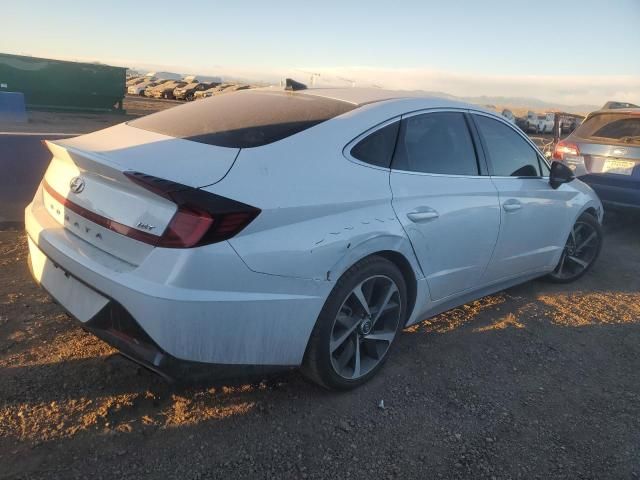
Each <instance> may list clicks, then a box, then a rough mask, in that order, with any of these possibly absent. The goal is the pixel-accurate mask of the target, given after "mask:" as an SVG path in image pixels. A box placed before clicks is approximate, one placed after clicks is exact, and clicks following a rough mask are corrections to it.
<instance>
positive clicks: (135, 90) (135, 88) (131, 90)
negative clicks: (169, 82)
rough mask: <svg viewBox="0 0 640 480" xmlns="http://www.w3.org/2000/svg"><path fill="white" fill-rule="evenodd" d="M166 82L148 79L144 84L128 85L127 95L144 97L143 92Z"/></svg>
mask: <svg viewBox="0 0 640 480" xmlns="http://www.w3.org/2000/svg"><path fill="white" fill-rule="evenodd" d="M165 81H166V80H157V79H155V78H148V79H147V80H145V81H144V82H140V83H136V84H134V85H129V86H128V87H127V93H128V94H129V95H144V91H145V90H146V89H147V88H149V87H152V88H153V87H155V86H157V85H160V83H162V82H165Z"/></svg>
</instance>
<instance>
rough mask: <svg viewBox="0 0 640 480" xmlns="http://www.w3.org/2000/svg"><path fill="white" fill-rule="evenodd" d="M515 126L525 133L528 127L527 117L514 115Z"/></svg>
mask: <svg viewBox="0 0 640 480" xmlns="http://www.w3.org/2000/svg"><path fill="white" fill-rule="evenodd" d="M516 126H517V127H518V128H519V129H520V130H522V131H523V132H525V133H527V129H528V122H527V117H516Z"/></svg>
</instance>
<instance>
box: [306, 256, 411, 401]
mask: <svg viewBox="0 0 640 480" xmlns="http://www.w3.org/2000/svg"><path fill="white" fill-rule="evenodd" d="M385 300H386V303H385ZM363 301H364V302H365V303H367V305H368V306H367V307H363V305H364V304H363V303H362V302H363ZM365 310H366V312H365ZM406 312H407V287H406V283H405V280H404V277H403V276H402V273H401V272H400V270H399V269H398V267H397V266H396V265H395V264H394V263H393V262H391V261H389V260H387V259H386V258H383V257H380V256H376V255H373V256H370V257H367V258H365V259H363V260H361V261H360V262H358V263H356V264H355V265H353V266H352V267H351V268H349V270H347V271H346V272H345V273H344V274H343V275H342V276H341V277H340V279H339V280H338V281H337V282H336V284H335V286H334V287H333V290H332V291H331V294H330V295H329V297H328V298H327V300H326V302H325V304H324V306H323V308H322V311H321V312H320V315H319V316H318V320H317V321H316V325H315V327H314V329H313V332H312V334H311V337H310V339H309V343H308V345H307V350H306V352H305V356H304V360H303V364H302V373H303V374H304V375H305V376H306V377H307V378H309V379H310V380H312V381H313V382H315V383H317V384H318V385H321V386H322V387H325V388H327V389H329V390H350V389H353V388H355V387H358V386H360V385H362V384H363V383H365V382H367V381H368V380H370V379H371V378H372V377H373V376H374V375H376V374H377V373H378V371H379V370H380V369H381V368H382V366H383V365H384V363H385V361H386V359H387V358H388V356H389V353H390V350H391V348H392V347H393V344H394V343H395V339H396V338H397V336H398V334H399V333H400V331H401V330H402V328H403V327H404V325H405V323H406V318H407V314H406ZM367 313H369V315H367ZM345 325H346V326H345ZM356 325H357V327H356ZM382 337H384V339H382ZM347 357H349V358H347ZM343 359H346V363H345V362H344V361H343ZM343 363H344V365H342V364H343ZM356 372H357V373H356Z"/></svg>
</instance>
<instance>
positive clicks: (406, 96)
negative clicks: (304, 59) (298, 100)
mask: <svg viewBox="0 0 640 480" xmlns="http://www.w3.org/2000/svg"><path fill="white" fill-rule="evenodd" d="M250 91H253V92H261V91H263V92H264V91H272V92H283V89H282V87H280V88H278V87H262V88H255V89H252V90H250ZM287 92H288V93H292V94H295V95H313V96H316V97H323V98H328V99H332V100H338V101H342V102H347V103H350V104H352V105H356V106H361V105H367V104H371V103H376V102H383V101H386V100H410V99H416V100H422V102H421V105H422V107H421V108H424V107H426V106H431V107H457V108H470V109H474V110H480V111H489V112H490V110H487V109H486V108H484V107H481V106H478V105H471V104H468V103H464V102H459V101H455V100H450V99H447V98H442V97H437V96H433V95H430V94H428V93H427V92H423V91H409V90H385V89H382V88H359V87H352V88H307V89H304V90H294V91H287ZM426 104H429V105H426ZM492 113H494V114H495V112H492Z"/></svg>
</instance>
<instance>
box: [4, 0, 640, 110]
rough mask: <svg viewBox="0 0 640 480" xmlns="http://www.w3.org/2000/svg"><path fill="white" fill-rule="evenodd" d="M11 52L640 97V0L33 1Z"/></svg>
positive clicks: (213, 70) (192, 69)
mask: <svg viewBox="0 0 640 480" xmlns="http://www.w3.org/2000/svg"><path fill="white" fill-rule="evenodd" d="M2 11H3V15H2V17H3V22H2V23H3V26H2V30H1V31H0V52H4V53H16V54H25V55H33V56H44V57H52V58H62V59H76V60H83V61H99V62H102V63H109V64H113V65H121V66H127V67H132V68H138V69H151V70H160V69H162V70H171V71H178V72H180V73H196V74H202V75H204V74H211V75H231V76H236V77H244V78H247V79H250V80H263V81H267V82H273V81H278V80H279V79H280V78H283V77H285V76H293V77H294V78H296V79H298V80H300V81H303V82H306V83H308V81H309V79H310V77H311V73H319V74H320V75H319V76H317V75H316V76H315V81H316V84H317V85H322V84H327V85H339V84H342V86H345V85H348V84H349V83H348V82H347V81H346V80H344V79H349V80H353V81H355V82H356V85H357V86H371V85H378V86H381V87H384V88H397V89H421V90H428V91H440V92H445V93H449V94H453V95H457V96H479V95H489V96H498V95H501V96H511V97H535V98H539V99H542V100H545V101H549V102H555V103H558V104H567V105H577V104H594V105H598V104H601V103H604V102H605V101H606V100H610V99H616V100H623V101H631V102H636V103H638V102H640V56H639V55H638V51H639V50H640V0H606V1H605V0H581V1H579V0H554V1H551V0H536V1H522V0H478V1H472V0H467V1H461V0H439V1H435V0H422V1H403V0H385V1H378V0H369V1H351V2H349V1H347V0H342V1H333V0H326V1H322V2H320V1H307V2H304V1H294V2H265V1H260V2H257V1H252V0H243V1H242V2H235V1H233V0H231V1H229V0H226V1H224V2H216V1H206V0H174V1H166V0H148V1H139V0H138V1H136V0H133V1H131V0H130V1H119V0H107V1H105V0H103V1H100V2H98V1H92V0H86V1H83V2H80V1H78V0H75V1H69V0H56V1H51V0H29V1H13V2H7V3H5V4H4V5H3V7H2Z"/></svg>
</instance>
